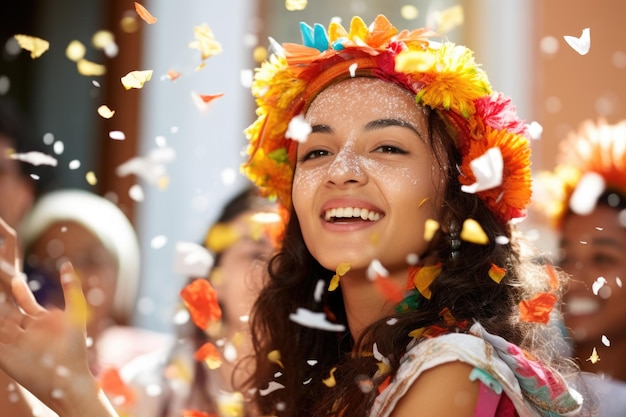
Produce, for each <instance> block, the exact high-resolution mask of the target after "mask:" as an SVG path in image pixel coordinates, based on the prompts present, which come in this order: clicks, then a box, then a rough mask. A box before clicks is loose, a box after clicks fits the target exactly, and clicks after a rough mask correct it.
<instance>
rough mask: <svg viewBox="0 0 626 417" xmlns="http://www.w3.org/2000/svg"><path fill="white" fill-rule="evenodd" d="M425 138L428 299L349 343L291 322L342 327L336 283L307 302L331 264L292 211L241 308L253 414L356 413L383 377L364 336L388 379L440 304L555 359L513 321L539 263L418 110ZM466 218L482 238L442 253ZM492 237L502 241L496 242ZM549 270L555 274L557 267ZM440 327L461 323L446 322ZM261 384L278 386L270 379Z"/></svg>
mask: <svg viewBox="0 0 626 417" xmlns="http://www.w3.org/2000/svg"><path fill="white" fill-rule="evenodd" d="M428 138H429V142H430V146H431V148H432V150H433V153H434V154H435V155H436V161H437V162H436V164H437V166H435V167H433V169H441V170H442V172H443V173H444V176H445V190H441V188H439V190H440V192H442V193H443V194H444V195H443V199H442V200H443V203H442V206H441V207H440V215H441V218H442V219H443V220H442V227H441V228H440V230H439V231H438V232H437V233H436V234H435V236H434V238H433V239H432V240H431V242H430V244H429V248H428V250H427V253H425V254H421V256H420V259H421V262H424V263H429V264H432V263H433V262H441V263H442V271H441V275H440V276H439V277H438V278H437V279H436V280H435V281H434V282H433V283H432V284H431V286H430V289H431V291H432V296H431V298H430V299H425V298H422V299H421V300H420V302H419V306H418V307H417V308H415V309H409V310H408V311H404V312H401V313H395V314H393V315H390V316H387V317H383V318H381V319H380V320H378V321H377V322H375V323H372V324H371V325H369V326H368V327H367V328H366V329H365V330H364V332H363V333H362V335H361V336H360V338H359V339H358V340H353V338H352V336H351V335H350V333H349V331H347V330H346V331H345V332H328V331H321V330H316V329H311V328H307V327H303V326H301V325H299V324H296V323H295V322H293V321H291V320H290V319H289V315H290V314H291V313H294V312H295V311H296V309H297V308H299V307H302V308H306V309H309V310H312V311H318V312H319V311H323V312H325V313H326V314H327V316H328V317H329V318H331V319H333V320H334V321H335V322H337V323H341V324H344V325H345V326H346V329H347V328H348V326H347V320H346V314H345V310H344V305H343V299H342V295H341V290H340V289H337V290H336V291H334V292H327V293H326V294H325V295H324V296H323V299H322V301H321V302H318V301H316V298H315V296H314V294H315V288H316V285H317V283H318V281H319V280H324V281H325V283H326V287H328V283H329V281H330V279H331V278H332V276H333V275H334V271H329V270H327V269H325V268H324V267H322V266H321V265H320V264H319V263H318V262H317V261H316V260H315V259H314V258H313V257H312V256H311V254H310V253H309V251H308V250H307V247H306V246H305V243H304V240H303V237H302V234H301V231H300V226H299V222H298V218H297V216H296V213H295V212H294V211H293V209H292V212H291V217H290V221H289V223H288V225H287V228H286V231H285V237H284V241H283V244H282V249H281V251H280V252H279V253H278V254H277V255H275V257H273V258H272V260H271V261H270V263H269V265H268V274H269V282H268V284H267V286H266V287H265V288H264V289H263V290H262V292H261V294H260V295H259V297H258V299H257V301H256V303H255V306H254V308H253V311H252V315H251V322H250V325H251V332H252V338H253V345H254V348H255V358H256V359H255V360H256V372H255V373H254V375H253V376H252V378H251V381H250V385H251V386H254V387H256V395H255V396H256V398H255V400H256V406H257V407H258V409H259V413H260V414H261V415H276V416H298V417H302V416H315V417H319V416H332V415H338V414H339V413H338V411H339V410H341V411H342V414H341V415H342V416H366V415H367V413H368V410H369V409H370V407H371V405H372V402H373V400H374V398H375V397H376V394H377V392H378V391H377V388H378V386H379V384H380V383H381V382H382V380H383V377H374V375H375V374H376V370H377V360H376V359H375V358H374V357H372V354H371V352H372V348H373V343H374V342H375V343H376V347H377V349H378V351H379V352H380V353H381V354H382V355H384V356H386V357H387V358H389V360H390V365H391V373H390V375H391V376H393V375H394V374H395V373H396V372H397V370H398V367H399V364H400V359H401V357H402V355H403V353H405V351H406V348H407V345H408V344H409V342H410V341H411V340H412V338H411V337H410V336H409V332H411V331H412V330H415V329H417V328H421V327H425V326H430V325H444V324H443V320H442V318H441V317H440V313H441V312H442V310H444V309H446V308H447V309H448V310H449V311H450V312H451V313H452V315H453V316H454V318H455V319H456V320H457V322H462V321H464V320H465V321H467V322H469V323H473V322H474V321H478V322H480V323H481V324H482V325H483V326H484V327H485V329H486V330H487V331H488V332H490V333H493V334H497V335H500V336H502V337H504V338H505V339H507V340H509V341H510V342H512V343H515V344H518V345H520V346H521V347H523V348H524V349H526V350H528V351H529V352H531V353H532V354H534V355H535V356H536V357H538V358H540V359H542V360H543V361H544V362H545V363H547V364H551V363H552V362H553V360H555V359H556V358H555V357H553V356H554V355H553V354H552V352H553V349H550V348H549V347H548V344H546V343H545V342H546V337H545V329H546V328H545V326H541V325H537V324H535V323H529V322H523V321H520V320H519V318H518V316H519V311H518V307H517V306H518V304H519V302H520V301H521V300H522V299H527V298H530V297H531V296H532V295H534V294H536V293H537V292H539V291H547V288H548V278H547V274H546V272H545V269H544V268H543V267H542V266H541V265H540V264H539V263H537V262H533V261H532V257H533V255H534V254H533V253H532V252H531V251H530V250H529V249H530V247H528V248H526V245H525V243H524V241H523V240H522V237H521V236H518V234H517V232H516V230H515V227H514V226H512V225H510V224H506V225H505V224H502V223H500V222H498V221H497V220H496V218H495V217H494V215H493V214H492V212H491V211H489V210H488V209H487V208H486V207H485V205H484V204H483V202H482V201H481V200H480V199H479V198H478V197H477V196H476V195H475V194H469V193H465V192H463V191H461V186H460V183H459V181H458V175H459V173H458V170H457V165H458V164H459V163H460V155H459V153H458V151H457V149H456V147H455V144H454V141H453V138H452V137H451V136H450V134H449V133H448V131H447V129H446V126H445V125H444V123H443V121H442V120H441V118H440V117H439V116H438V115H437V113H436V112H434V111H431V112H429V116H428ZM467 218H472V219H475V220H476V221H477V222H479V223H480V225H481V226H482V228H483V230H484V231H485V233H486V234H487V236H488V237H489V243H488V244H486V245H478V244H473V243H469V242H462V243H461V245H460V247H459V248H458V249H457V250H458V256H454V257H452V256H451V251H452V249H451V245H450V236H449V234H448V233H447V232H446V229H447V227H445V225H449V224H452V223H456V224H458V225H461V224H462V223H463V221H464V220H465V219H467ZM501 236H505V237H507V238H508V239H509V242H508V243H507V244H501V243H496V240H497V239H496V238H497V237H501ZM527 249H528V250H527ZM492 263H494V264H496V265H499V266H501V267H503V268H506V271H507V272H506V275H505V277H504V278H503V280H502V281H501V283H500V284H497V283H496V282H494V281H493V280H492V279H490V278H489V275H488V271H489V269H490V267H491V265H492ZM407 271H408V265H407ZM557 276H558V277H559V278H560V279H563V278H564V276H563V275H561V274H560V273H559V272H558V271H557ZM392 317H393V318H395V319H396V322H395V324H394V325H393V326H390V325H388V320H389V319H390V318H392ZM449 331H451V332H452V331H463V329H461V328H455V326H452V328H450V329H449ZM272 351H278V352H280V362H279V361H277V360H270V359H269V357H268V356H269V355H270V352H272ZM333 368H334V372H333V376H334V378H335V381H336V385H335V386H334V387H332V388H328V387H327V386H326V385H325V384H324V383H323V380H324V379H325V378H328V377H329V375H330V371H331V369H333ZM387 375H389V374H387ZM387 375H385V377H386V376H387ZM363 378H367V379H368V380H369V381H370V384H369V386H370V387H371V388H372V389H371V390H362V389H361V388H360V387H359V384H358V383H357V381H359V380H362V379H363ZM271 381H275V382H276V383H279V384H281V385H276V384H275V383H274V384H270V382H271ZM276 388H278V389H276Z"/></svg>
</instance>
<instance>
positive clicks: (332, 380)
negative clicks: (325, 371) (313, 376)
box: [322, 367, 337, 388]
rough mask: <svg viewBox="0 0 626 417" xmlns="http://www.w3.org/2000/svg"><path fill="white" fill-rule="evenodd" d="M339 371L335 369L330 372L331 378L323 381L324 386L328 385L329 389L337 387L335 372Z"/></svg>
mask: <svg viewBox="0 0 626 417" xmlns="http://www.w3.org/2000/svg"><path fill="white" fill-rule="evenodd" d="M336 370H337V368H336V367H334V368H333V369H331V370H330V376H329V377H328V378H326V379H323V380H322V382H323V383H324V385H326V386H327V387H328V388H332V387H334V386H335V385H337V381H335V371H336Z"/></svg>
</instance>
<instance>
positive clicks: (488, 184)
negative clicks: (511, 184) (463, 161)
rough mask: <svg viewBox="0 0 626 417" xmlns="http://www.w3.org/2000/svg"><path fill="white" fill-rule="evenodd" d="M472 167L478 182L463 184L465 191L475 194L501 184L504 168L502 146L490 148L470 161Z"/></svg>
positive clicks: (462, 188) (462, 187)
mask: <svg viewBox="0 0 626 417" xmlns="http://www.w3.org/2000/svg"><path fill="white" fill-rule="evenodd" d="M470 168H471V169H472V172H473V173H474V177H476V182H475V183H474V184H471V185H463V186H461V190H463V191H464V192H466V193H469V194H474V193H477V192H479V191H484V190H489V189H490V188H495V187H497V186H499V185H500V184H502V169H503V168H504V162H503V160H502V152H500V148H498V147H495V148H489V149H488V150H487V152H485V153H484V154H483V155H481V156H479V157H478V158H476V159H474V160H473V161H471V162H470Z"/></svg>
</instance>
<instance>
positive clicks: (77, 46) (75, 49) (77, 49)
mask: <svg viewBox="0 0 626 417" xmlns="http://www.w3.org/2000/svg"><path fill="white" fill-rule="evenodd" d="M86 52H87V48H85V45H83V43H82V42H81V41H77V40H73V41H71V42H70V43H68V44H67V48H65V56H66V57H67V59H69V60H70V61H73V62H78V61H80V60H81V59H83V58H84V57H85V53H86Z"/></svg>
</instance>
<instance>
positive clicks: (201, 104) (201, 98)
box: [191, 92, 224, 110]
mask: <svg viewBox="0 0 626 417" xmlns="http://www.w3.org/2000/svg"><path fill="white" fill-rule="evenodd" d="M223 96H224V93H218V94H198V93H196V92H192V93H191V98H192V99H193V101H194V102H195V103H196V107H197V108H198V109H200V110H204V109H206V108H207V107H208V105H209V104H210V103H211V102H212V101H213V100H215V99H218V98H220V97H223Z"/></svg>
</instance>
